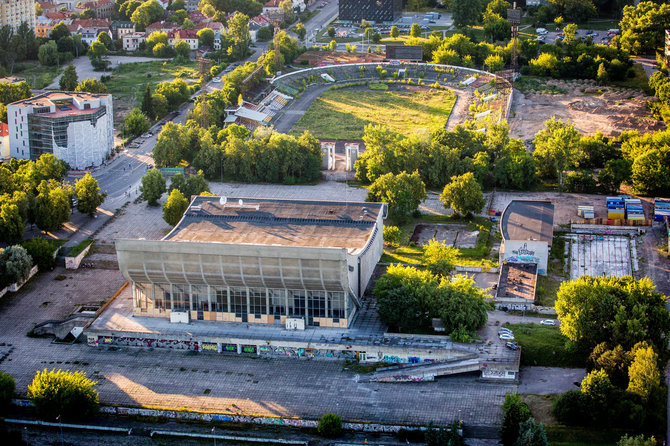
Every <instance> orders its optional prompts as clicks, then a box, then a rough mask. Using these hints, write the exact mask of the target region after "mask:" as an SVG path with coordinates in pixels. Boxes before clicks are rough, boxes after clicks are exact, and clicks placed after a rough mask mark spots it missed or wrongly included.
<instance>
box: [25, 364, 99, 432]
mask: <svg viewBox="0 0 670 446" xmlns="http://www.w3.org/2000/svg"><path fill="white" fill-rule="evenodd" d="M95 384H96V382H95V381H91V380H90V379H88V378H87V377H86V373H85V372H81V371H79V372H70V371H69V370H66V371H62V370H58V371H56V370H51V371H47V370H46V369H45V370H44V371H43V372H39V371H38V372H37V374H36V375H35V378H34V379H33V382H32V384H30V385H29V386H28V399H29V400H30V402H31V403H33V405H34V406H35V411H36V412H37V414H38V415H39V416H40V417H42V418H47V419H52V420H53V419H56V418H57V417H58V416H60V417H61V419H62V420H63V419H82V418H88V417H91V416H92V415H94V414H95V413H97V412H98V409H99V407H100V402H99V400H98V392H97V391H96V390H94V389H93V386H94V385H95Z"/></svg>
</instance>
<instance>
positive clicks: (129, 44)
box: [121, 32, 147, 51]
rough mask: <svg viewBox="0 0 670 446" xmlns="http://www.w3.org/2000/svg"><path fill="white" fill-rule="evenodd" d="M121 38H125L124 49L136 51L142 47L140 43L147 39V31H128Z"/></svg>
mask: <svg viewBox="0 0 670 446" xmlns="http://www.w3.org/2000/svg"><path fill="white" fill-rule="evenodd" d="M121 39H122V40H123V49H124V51H136V50H138V49H139V47H140V43H142V42H146V41H147V34H146V33H138V32H135V33H127V34H124V35H123V36H122V37H121Z"/></svg>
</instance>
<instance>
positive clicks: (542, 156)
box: [533, 118, 580, 184]
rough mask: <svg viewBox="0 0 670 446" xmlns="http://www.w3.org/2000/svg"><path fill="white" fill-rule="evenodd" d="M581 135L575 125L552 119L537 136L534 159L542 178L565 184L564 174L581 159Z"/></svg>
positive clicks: (546, 122)
mask: <svg viewBox="0 0 670 446" xmlns="http://www.w3.org/2000/svg"><path fill="white" fill-rule="evenodd" d="M579 141H580V135H579V132H578V131H577V129H575V127H574V125H572V124H571V123H570V122H563V121H562V120H560V119H556V118H551V119H550V120H549V121H545V122H544V128H543V129H542V130H540V131H539V132H537V134H535V138H534V139H533V145H534V146H535V151H534V152H533V158H535V163H536V165H537V170H538V175H539V176H540V177H541V178H548V179H553V178H558V179H559V182H560V184H563V173H564V172H565V171H566V170H567V169H568V168H570V167H574V166H576V165H577V163H578V159H579Z"/></svg>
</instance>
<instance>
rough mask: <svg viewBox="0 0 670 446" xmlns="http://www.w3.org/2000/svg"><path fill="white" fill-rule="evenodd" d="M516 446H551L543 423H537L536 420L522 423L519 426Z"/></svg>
mask: <svg viewBox="0 0 670 446" xmlns="http://www.w3.org/2000/svg"><path fill="white" fill-rule="evenodd" d="M514 444H515V446H549V441H547V434H546V432H545V431H544V426H543V425H542V423H539V424H538V423H536V422H535V419H534V418H529V419H527V420H526V421H522V422H521V424H520V425H519V438H518V439H517V440H516V442H515V443H514Z"/></svg>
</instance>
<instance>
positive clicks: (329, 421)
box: [317, 413, 342, 438]
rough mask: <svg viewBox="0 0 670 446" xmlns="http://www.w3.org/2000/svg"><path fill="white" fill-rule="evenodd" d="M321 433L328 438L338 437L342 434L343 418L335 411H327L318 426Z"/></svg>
mask: <svg viewBox="0 0 670 446" xmlns="http://www.w3.org/2000/svg"><path fill="white" fill-rule="evenodd" d="M317 430H318V431H319V435H321V436H323V437H326V438H337V437H340V436H342V418H340V417H338V416H337V415H335V414H334V413H325V414H323V416H322V417H321V419H320V420H319V425H318V427H317Z"/></svg>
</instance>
